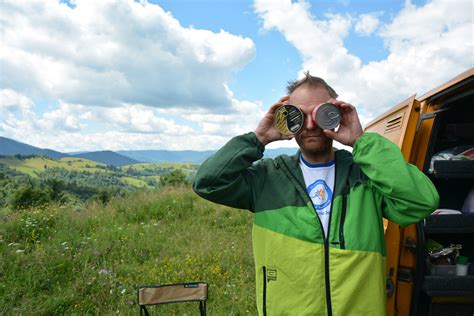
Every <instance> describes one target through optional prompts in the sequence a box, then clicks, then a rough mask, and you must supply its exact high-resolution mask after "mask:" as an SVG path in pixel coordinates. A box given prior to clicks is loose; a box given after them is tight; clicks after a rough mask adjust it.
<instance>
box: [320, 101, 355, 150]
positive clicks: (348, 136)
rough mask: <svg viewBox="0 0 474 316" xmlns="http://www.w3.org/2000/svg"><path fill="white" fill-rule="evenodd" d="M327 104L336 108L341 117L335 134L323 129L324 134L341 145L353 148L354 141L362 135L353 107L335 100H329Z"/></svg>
mask: <svg viewBox="0 0 474 316" xmlns="http://www.w3.org/2000/svg"><path fill="white" fill-rule="evenodd" d="M327 102H328V103H332V104H334V105H335V106H337V107H338V108H339V109H340V110H341V115H342V117H341V122H340V123H339V128H338V129H337V132H336V131H332V130H328V129H325V130H324V133H326V135H327V136H328V137H329V138H331V139H334V140H336V141H338V142H340V143H341V144H343V145H347V146H351V147H352V146H354V143H355V141H356V140H357V139H358V138H359V137H360V136H361V135H362V134H363V133H364V131H363V130H362V125H361V124H360V121H359V116H358V115H357V111H356V109H355V107H354V106H353V105H351V104H349V103H346V102H343V101H338V100H335V99H329V100H328V101H327Z"/></svg>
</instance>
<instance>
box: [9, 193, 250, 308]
mask: <svg viewBox="0 0 474 316" xmlns="http://www.w3.org/2000/svg"><path fill="white" fill-rule="evenodd" d="M251 221H252V216H251V214H250V213H249V212H247V211H244V210H236V209H231V208H228V207H224V206H220V205H216V204H213V203H210V202H208V201H205V200H203V199H201V198H200V197H198V196H197V195H196V194H194V192H193V191H192V189H191V188H190V187H189V186H180V187H163V188H161V189H159V190H152V191H142V192H133V193H130V194H127V195H126V196H124V197H117V198H113V199H111V200H110V201H109V202H108V203H107V204H102V203H99V202H94V201H89V202H87V203H83V204H76V205H55V204H50V205H43V206H41V207H36V208H30V209H24V210H15V211H14V210H11V209H9V208H3V209H0V257H1V260H0V314H2V315H3V314H4V315H63V314H77V315H82V314H96V315H111V314H134V315H136V314H138V313H139V307H138V306H137V289H138V287H139V286H140V285H158V284H169V283H179V282H192V281H203V282H208V283H209V299H208V302H207V307H208V308H207V311H208V314H209V315H247V314H248V315H255V314H256V308H255V298H254V294H255V289H254V268H253V258H252V254H251ZM151 311H152V313H153V314H160V315H196V314H198V303H180V304H165V305H159V306H154V307H153V308H151Z"/></svg>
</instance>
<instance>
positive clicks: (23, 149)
mask: <svg viewBox="0 0 474 316" xmlns="http://www.w3.org/2000/svg"><path fill="white" fill-rule="evenodd" d="M0 155H5V156H14V155H38V156H46V157H49V158H53V159H59V158H63V157H68V156H69V155H68V154H64V153H61V152H59V151H55V150H51V149H42V148H38V147H35V146H31V145H28V144H25V143H20V142H17V141H16V140H13V139H10V138H6V137H1V136H0Z"/></svg>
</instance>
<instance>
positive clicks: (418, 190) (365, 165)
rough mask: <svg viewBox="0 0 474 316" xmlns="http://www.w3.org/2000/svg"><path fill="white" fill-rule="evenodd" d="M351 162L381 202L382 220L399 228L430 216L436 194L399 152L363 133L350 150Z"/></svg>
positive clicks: (435, 201)
mask: <svg viewBox="0 0 474 316" xmlns="http://www.w3.org/2000/svg"><path fill="white" fill-rule="evenodd" d="M353 157H354V162H355V163H356V164H357V165H359V167H360V168H361V169H362V171H363V172H364V173H365V174H366V175H367V177H368V178H369V183H370V185H371V186H372V189H373V190H374V191H375V192H376V194H378V195H380V197H381V199H382V208H383V209H382V211H383V214H384V217H385V218H387V219H388V220H390V221H392V222H395V223H397V224H399V225H402V226H407V225H410V224H413V223H416V222H418V221H420V220H422V219H423V218H425V217H426V216H428V215H429V214H431V213H432V212H433V211H434V210H435V209H436V208H437V207H438V204H439V195H438V192H437V191H436V188H435V186H434V185H433V183H432V182H431V181H430V179H429V178H428V177H427V176H426V175H425V174H424V173H423V172H421V171H420V170H419V169H418V168H417V167H416V166H414V165H411V164H409V163H407V162H406V161H405V159H404V158H403V155H402V152H401V151H400V149H399V148H398V147H397V146H396V145H395V144H394V143H392V142H391V141H389V140H388V139H386V138H384V137H382V136H381V135H378V134H375V133H364V134H363V135H362V136H361V137H360V138H359V139H357V141H356V143H355V144H354V148H353Z"/></svg>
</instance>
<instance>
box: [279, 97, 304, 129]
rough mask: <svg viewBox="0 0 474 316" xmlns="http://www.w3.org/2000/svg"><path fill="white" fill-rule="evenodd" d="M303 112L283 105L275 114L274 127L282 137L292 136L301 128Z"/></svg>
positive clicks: (288, 105) (289, 105)
mask: <svg viewBox="0 0 474 316" xmlns="http://www.w3.org/2000/svg"><path fill="white" fill-rule="evenodd" d="M303 122H304V115H303V112H302V111H301V110H300V109H299V108H297V107H296V106H294V105H291V104H285V105H282V106H281V107H279V108H278V109H277V110H276V112H275V127H276V128H277V129H278V131H279V132H280V133H282V134H284V135H294V134H296V133H298V132H299V130H300V129H301V128H302V127H303Z"/></svg>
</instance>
